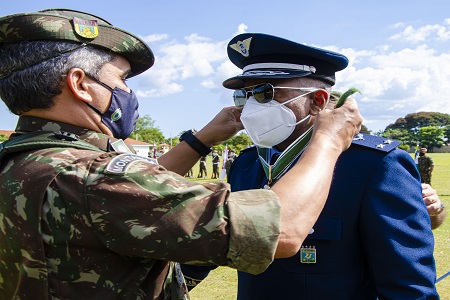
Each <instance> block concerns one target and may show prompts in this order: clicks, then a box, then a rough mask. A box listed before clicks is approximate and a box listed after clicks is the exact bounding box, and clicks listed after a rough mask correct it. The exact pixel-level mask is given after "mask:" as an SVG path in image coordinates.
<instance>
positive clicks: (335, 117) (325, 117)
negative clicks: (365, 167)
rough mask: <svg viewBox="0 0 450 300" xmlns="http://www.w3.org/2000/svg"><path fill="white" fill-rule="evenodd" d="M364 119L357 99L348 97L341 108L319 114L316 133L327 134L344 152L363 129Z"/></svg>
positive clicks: (315, 128)
mask: <svg viewBox="0 0 450 300" xmlns="http://www.w3.org/2000/svg"><path fill="white" fill-rule="evenodd" d="M362 121H363V118H362V116H361V114H360V113H359V110H358V105H357V103H356V100H355V99H353V98H348V99H347V100H346V101H345V103H344V105H342V106H341V107H340V108H336V109H333V110H328V109H325V110H322V111H321V112H320V113H319V114H318V115H317V118H316V120H315V123H314V134H315V135H316V136H319V135H325V136H326V138H327V139H329V141H332V143H331V144H332V145H334V146H335V147H336V150H338V151H340V152H342V151H344V150H346V149H347V148H348V147H350V145H351V143H352V141H353V138H354V137H355V136H356V134H357V133H358V132H359V131H360V130H361V124H362Z"/></svg>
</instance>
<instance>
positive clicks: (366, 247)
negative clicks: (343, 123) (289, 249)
mask: <svg viewBox="0 0 450 300" xmlns="http://www.w3.org/2000/svg"><path fill="white" fill-rule="evenodd" d="M398 144H399V143H398V142H392V141H389V140H386V139H384V138H381V137H375V136H369V135H361V134H360V135H358V138H356V139H355V141H354V143H353V145H352V146H351V147H350V148H349V149H348V150H347V151H345V152H344V153H343V154H342V155H341V157H340V158H339V160H338V162H337V165H336V169H335V173H334V178H333V183H332V186H331V190H330V196H329V197H328V200H327V202H326V205H325V207H324V209H323V211H322V213H321V215H320V216H319V219H318V220H317V222H316V224H315V225H314V227H313V229H312V230H311V233H310V235H309V236H308V238H307V239H306V240H305V241H304V243H303V245H302V249H301V250H300V251H299V253H297V254H296V255H295V256H293V257H290V258H286V259H276V260H275V261H274V262H273V263H272V264H271V265H270V266H269V268H268V269H267V270H266V271H265V272H263V273H262V274H259V275H251V274H248V273H244V272H239V273H238V276H239V284H238V299H239V300H249V299H258V300H260V299H315V300H317V299H320V300H327V299H333V300H336V299H339V300H347V299H361V300H369V299H377V297H378V298H379V299H439V296H438V294H437V292H436V289H435V280H436V273H435V263H434V258H433V247H434V240H433V234H432V232H431V225H430V219H429V216H428V214H427V211H426V208H425V204H424V202H423V200H422V197H421V195H422V194H421V185H420V177H419V174H418V171H417V169H416V167H415V164H414V161H413V160H412V158H411V157H410V155H409V154H408V153H406V152H405V151H403V150H400V149H398V148H396V146H397V145H398ZM266 182H267V179H266V177H265V174H264V171H263V169H262V167H261V163H260V161H259V158H258V154H257V151H256V148H255V147H252V148H249V149H246V150H245V151H243V152H241V154H240V155H239V156H238V157H237V159H236V160H235V162H234V163H233V165H232V167H231V170H230V177H229V183H230V184H231V188H232V190H233V191H239V190H248V189H255V188H261V187H263V186H264V184H265V183H266ZM311 201H314V199H311ZM302 260H303V262H302Z"/></svg>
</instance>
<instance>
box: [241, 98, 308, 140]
mask: <svg viewBox="0 0 450 300" xmlns="http://www.w3.org/2000/svg"><path fill="white" fill-rule="evenodd" d="M304 96H305V95H301V96H299V97H295V98H293V99H290V100H288V101H286V102H284V103H279V102H277V101H275V100H271V101H270V102H268V103H259V102H257V101H256V100H255V98H254V97H253V96H252V97H249V98H248V100H247V102H246V103H245V106H244V108H243V110H242V114H241V121H242V124H243V125H244V128H245V130H246V131H247V134H248V135H249V136H250V139H251V140H252V141H253V143H254V144H255V145H256V146H259V147H262V148H271V147H273V146H275V145H278V144H279V143H281V142H283V141H284V140H286V139H287V138H288V137H289V136H290V135H291V134H292V132H293V131H294V129H295V126H296V125H298V124H300V123H302V122H304V121H306V120H307V119H308V118H309V117H310V115H307V116H306V117H305V118H303V119H302V120H300V121H299V122H296V117H295V115H294V113H293V112H292V110H291V109H289V108H288V107H286V106H285V104H287V103H289V102H292V101H294V100H296V99H298V98H301V97H304Z"/></svg>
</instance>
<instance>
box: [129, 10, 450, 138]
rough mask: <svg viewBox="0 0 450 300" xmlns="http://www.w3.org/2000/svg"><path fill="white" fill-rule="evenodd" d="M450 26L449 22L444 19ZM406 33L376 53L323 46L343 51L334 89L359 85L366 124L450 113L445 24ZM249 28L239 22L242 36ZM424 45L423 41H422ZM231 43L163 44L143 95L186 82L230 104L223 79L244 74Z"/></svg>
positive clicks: (189, 40) (192, 38)
mask: <svg viewBox="0 0 450 300" xmlns="http://www.w3.org/2000/svg"><path fill="white" fill-rule="evenodd" d="M445 22H446V23H447V24H450V19H447V20H446V21H445ZM394 27H395V28H397V30H401V31H400V32H399V33H398V34H397V35H393V37H392V38H391V39H389V40H388V41H387V43H385V44H381V45H379V46H376V47H374V48H372V49H352V48H344V49H339V48H337V47H336V46H323V45H317V46H318V47H323V48H327V49H329V50H332V51H337V52H340V53H343V54H344V55H346V56H347V57H348V58H349V66H348V67H347V68H346V69H345V70H343V71H341V72H338V73H337V75H336V78H337V84H336V86H335V89H337V90H341V91H344V90H346V89H348V88H350V87H357V88H359V89H360V90H361V91H362V95H359V94H356V95H355V98H356V99H357V100H358V102H359V104H360V109H361V112H362V114H363V116H364V119H365V121H364V124H366V125H367V126H368V127H369V129H371V130H374V131H378V130H383V129H384V128H385V127H386V126H387V125H389V124H390V123H393V122H395V120H396V119H397V118H400V117H404V116H405V115H406V114H408V113H413V112H418V111H439V112H444V113H450V99H449V98H450V96H448V94H449V92H448V91H449V90H450V80H449V79H450V52H448V51H447V52H443V53H441V52H439V51H438V50H437V49H438V48H439V46H441V44H442V42H443V41H444V40H445V39H447V40H448V38H447V35H448V34H449V30H448V28H447V27H444V26H440V25H426V26H422V27H420V28H418V29H414V28H413V27H411V26H405V25H404V24H401V23H398V24H396V25H395V26H394ZM246 30H247V26H246V25H245V24H240V25H239V26H238V29H237V31H238V33H242V32H245V31H246ZM398 41H401V42H402V43H403V42H405V41H410V42H413V43H414V47H409V48H404V47H403V48H399V46H398V43H397V42H398ZM421 41H422V42H421ZM227 43H228V40H225V41H216V40H212V39H210V38H208V37H204V36H199V35H197V34H192V35H189V36H187V37H185V39H184V41H182V42H178V41H168V40H165V43H164V44H162V43H158V47H157V48H155V49H153V50H154V52H155V53H156V54H157V57H156V63H155V66H154V67H153V68H152V69H151V70H150V71H148V72H145V73H144V75H143V76H140V87H141V88H140V89H139V91H138V93H139V94H138V95H139V96H142V97H160V96H167V95H170V94H175V93H181V92H182V91H184V86H183V85H184V84H186V83H187V79H194V81H192V80H189V84H194V85H198V87H200V86H201V87H202V88H206V89H209V90H212V91H214V92H216V93H217V94H218V99H219V100H218V101H219V102H220V103H227V104H229V103H230V97H231V96H230V95H231V92H230V91H228V90H226V89H224V88H223V87H222V82H223V80H225V79H227V78H229V77H232V76H235V75H237V74H240V73H241V70H240V69H239V68H237V67H236V66H234V65H233V64H232V63H231V62H230V61H229V60H228V58H227V55H226V45H227Z"/></svg>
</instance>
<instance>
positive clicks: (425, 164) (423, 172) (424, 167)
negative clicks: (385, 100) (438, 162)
mask: <svg viewBox="0 0 450 300" xmlns="http://www.w3.org/2000/svg"><path fill="white" fill-rule="evenodd" d="M418 162H419V173H420V177H421V180H422V183H428V184H430V185H431V166H433V165H434V162H433V159H432V158H431V157H429V156H427V155H424V156H419V159H418Z"/></svg>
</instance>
